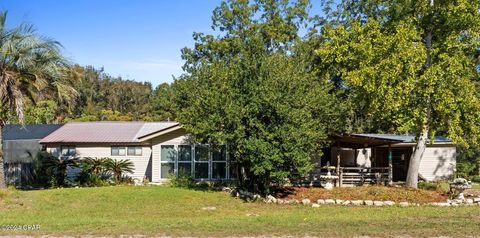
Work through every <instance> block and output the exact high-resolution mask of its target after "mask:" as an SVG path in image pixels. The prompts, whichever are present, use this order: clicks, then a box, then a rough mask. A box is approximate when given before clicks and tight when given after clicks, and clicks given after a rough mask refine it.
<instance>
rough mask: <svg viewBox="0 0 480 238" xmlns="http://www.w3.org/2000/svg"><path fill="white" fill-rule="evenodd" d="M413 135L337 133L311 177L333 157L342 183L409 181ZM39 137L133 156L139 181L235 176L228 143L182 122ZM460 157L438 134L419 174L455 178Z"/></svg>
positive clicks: (66, 152) (80, 152) (105, 126)
mask: <svg viewBox="0 0 480 238" xmlns="http://www.w3.org/2000/svg"><path fill="white" fill-rule="evenodd" d="M414 139H415V138H414V137H413V136H399V135H388V134H343V135H335V136H333V137H332V147H331V148H327V149H326V150H325V151H324V157H323V158H322V159H320V160H319V161H315V162H316V163H317V165H318V166H317V170H316V171H314V172H313V173H312V175H311V176H312V178H311V179H312V180H315V179H317V180H318V176H319V175H321V174H324V173H325V172H326V171H325V169H324V168H323V167H324V166H325V165H326V164H327V163H328V164H330V165H332V166H335V171H334V175H338V176H339V179H338V182H339V183H338V185H339V186H343V185H359V184H363V183H371V182H375V181H378V180H379V179H380V178H382V179H385V180H387V181H388V182H393V181H404V180H405V177H406V174H407V169H408V162H409V159H410V155H411V154H412V152H413V149H414V146H415V143H414ZM40 143H42V144H44V145H45V146H46V149H47V151H49V152H50V153H52V154H54V155H56V156H62V157H70V156H77V157H111V158H113V159H129V160H131V161H132V162H133V164H134V166H135V169H134V172H133V173H132V174H131V175H130V176H132V177H133V178H134V179H136V180H138V181H143V180H144V179H146V180H148V181H152V182H163V181H165V180H167V179H168V178H169V176H170V175H172V174H173V175H179V174H184V175H191V176H192V177H193V178H195V179H199V180H217V181H218V180H226V179H231V178H235V177H236V176H235V174H236V173H235V169H234V168H233V167H234V166H230V164H229V163H228V161H229V155H228V154H229V153H228V151H227V147H226V146H224V147H221V148H218V149H215V150H212V149H210V148H209V147H208V146H207V145H197V144H194V143H191V139H190V137H189V135H188V133H187V132H186V131H185V129H183V128H182V126H181V125H180V124H179V123H177V122H72V123H67V124H65V125H64V126H63V127H61V128H59V129H58V130H56V131H54V132H52V133H51V134H50V135H48V136H46V137H45V138H44V139H42V140H41V141H40ZM455 161H456V147H455V144H454V143H452V142H451V141H450V140H448V139H446V138H444V137H437V138H435V140H434V143H432V144H428V146H427V149H426V151H425V153H424V155H423V158H422V162H421V165H420V177H421V178H422V179H424V180H427V181H433V180H439V179H447V178H450V177H452V176H453V175H454V172H455V163H456V162H455ZM315 176H316V178H315ZM379 177H380V178H379Z"/></svg>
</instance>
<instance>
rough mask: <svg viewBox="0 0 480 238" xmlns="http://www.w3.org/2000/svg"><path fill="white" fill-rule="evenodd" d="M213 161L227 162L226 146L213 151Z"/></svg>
mask: <svg viewBox="0 0 480 238" xmlns="http://www.w3.org/2000/svg"><path fill="white" fill-rule="evenodd" d="M213 160H214V161H226V160H227V155H226V149H225V146H220V148H217V149H215V150H214V151H213Z"/></svg>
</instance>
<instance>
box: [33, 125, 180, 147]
mask: <svg viewBox="0 0 480 238" xmlns="http://www.w3.org/2000/svg"><path fill="white" fill-rule="evenodd" d="M176 124H178V123H177V122H71V123H67V124H65V125H64V126H63V127H62V128H60V129H58V130H56V131H54V132H53V133H51V134H50V135H48V136H47V137H45V138H43V139H42V140H41V141H40V143H43V144H47V143H140V141H139V140H138V138H139V137H141V136H144V135H147V134H150V133H154V132H156V131H160V130H163V129H165V128H168V127H170V126H173V125H176Z"/></svg>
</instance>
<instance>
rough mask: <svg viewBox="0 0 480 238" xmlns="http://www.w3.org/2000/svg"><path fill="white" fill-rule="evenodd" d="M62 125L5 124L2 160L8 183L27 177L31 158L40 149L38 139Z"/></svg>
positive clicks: (16, 182)
mask: <svg viewBox="0 0 480 238" xmlns="http://www.w3.org/2000/svg"><path fill="white" fill-rule="evenodd" d="M60 127H62V125H58V124H43V125H18V124H8V125H5V127H4V130H3V132H2V136H3V153H4V157H3V159H4V160H3V161H4V166H5V174H6V179H7V183H8V184H17V185H19V184H21V182H22V180H25V179H26V177H28V172H27V171H29V170H28V169H26V168H27V167H29V166H30V164H31V163H32V158H33V157H34V156H35V155H36V154H37V153H38V152H39V151H40V150H41V149H42V145H41V144H40V143H39V141H40V140H41V139H42V138H44V137H45V136H47V135H48V134H50V133H52V132H53V131H55V130H57V129H58V128H60Z"/></svg>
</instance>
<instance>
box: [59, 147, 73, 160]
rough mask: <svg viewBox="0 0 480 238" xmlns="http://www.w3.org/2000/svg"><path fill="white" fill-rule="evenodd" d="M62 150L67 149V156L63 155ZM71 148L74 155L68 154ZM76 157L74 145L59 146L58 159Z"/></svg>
mask: <svg viewBox="0 0 480 238" xmlns="http://www.w3.org/2000/svg"><path fill="white" fill-rule="evenodd" d="M64 148H67V151H68V152H67V154H63V150H64ZM72 148H73V151H74V153H73V154H72V153H70V152H71V150H72ZM75 155H77V147H76V146H75V145H61V146H60V157H62V158H71V157H74V156H75Z"/></svg>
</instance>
